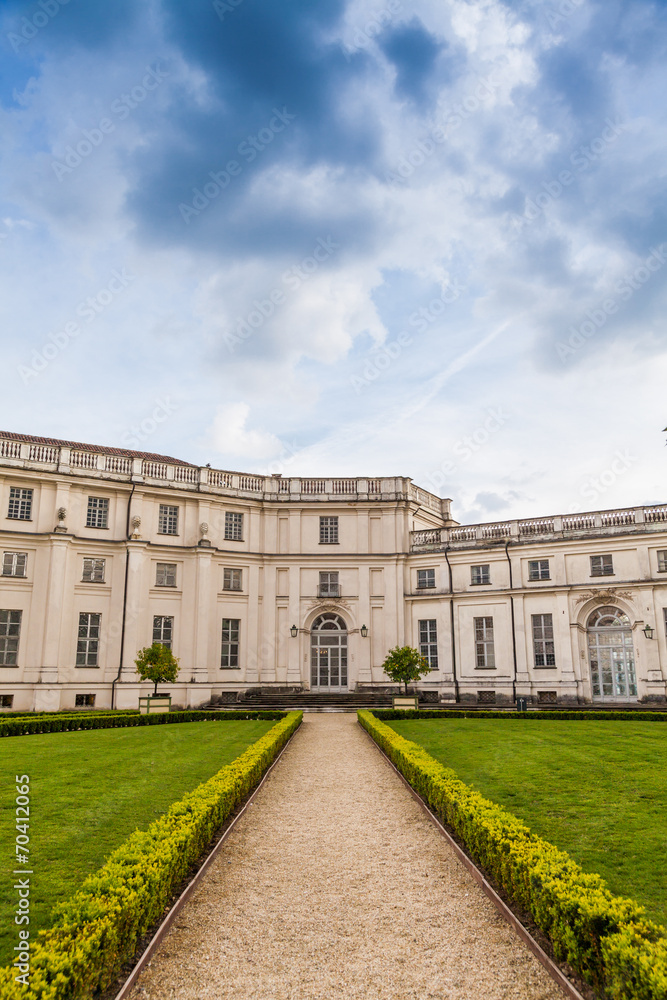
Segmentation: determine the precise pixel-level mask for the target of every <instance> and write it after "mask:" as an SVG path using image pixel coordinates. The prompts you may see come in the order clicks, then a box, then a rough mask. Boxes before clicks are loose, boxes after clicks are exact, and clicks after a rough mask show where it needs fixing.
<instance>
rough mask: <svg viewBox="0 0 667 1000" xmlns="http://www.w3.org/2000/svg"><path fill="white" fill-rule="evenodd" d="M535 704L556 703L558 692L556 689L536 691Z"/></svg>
mask: <svg viewBox="0 0 667 1000" xmlns="http://www.w3.org/2000/svg"><path fill="white" fill-rule="evenodd" d="M537 704H538V705H557V704H558V692H557V691H538V692H537Z"/></svg>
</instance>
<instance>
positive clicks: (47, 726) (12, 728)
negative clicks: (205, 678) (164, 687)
mask: <svg viewBox="0 0 667 1000" xmlns="http://www.w3.org/2000/svg"><path fill="white" fill-rule="evenodd" d="M284 718H285V713H284V712H202V711H192V712H164V713H162V714H161V715H139V714H135V715H129V714H125V715H82V714H72V715H58V716H55V717H53V716H49V717H47V718H45V717H44V716H40V717H39V718H36V719H32V718H26V717H23V718H20V719H10V720H9V721H8V722H0V737H2V736H29V735H30V734H32V733H67V732H75V731H76V730H79V729H127V728H128V727H131V726H165V725H171V723H173V722H227V721H237V720H239V719H270V720H272V719H284Z"/></svg>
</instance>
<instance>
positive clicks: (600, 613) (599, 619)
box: [586, 605, 637, 701]
mask: <svg viewBox="0 0 667 1000" xmlns="http://www.w3.org/2000/svg"><path fill="white" fill-rule="evenodd" d="M586 632H587V638H588V656H589V662H590V667H591V687H592V691H593V700H594V701H635V700H636V698H637V678H636V675H635V651H634V644H633V641H632V628H631V625H630V619H629V618H628V616H627V615H626V614H625V612H624V611H621V610H620V608H615V607H612V606H611V605H604V606H603V607H601V608H596V609H595V611H594V612H593V613H592V614H591V615H590V616H589V619H588V623H587V629H586Z"/></svg>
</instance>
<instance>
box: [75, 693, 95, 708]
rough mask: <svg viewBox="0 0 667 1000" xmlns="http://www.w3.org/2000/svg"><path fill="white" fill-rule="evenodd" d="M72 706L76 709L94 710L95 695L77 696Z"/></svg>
mask: <svg viewBox="0 0 667 1000" xmlns="http://www.w3.org/2000/svg"><path fill="white" fill-rule="evenodd" d="M74 705H75V706H76V708H94V707H95V695H94V694H77V695H75V696H74Z"/></svg>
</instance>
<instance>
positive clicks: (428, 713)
mask: <svg viewBox="0 0 667 1000" xmlns="http://www.w3.org/2000/svg"><path fill="white" fill-rule="evenodd" d="M373 715H374V716H375V718H376V719H565V720H567V719H570V720H572V719H582V720H586V721H591V720H592V721H593V722H600V721H607V722H609V721H611V722H667V712H641V711H639V710H638V711H636V712H634V711H633V712H602V711H595V712H586V711H582V710H581V709H561V710H559V711H558V712H549V711H534V712H532V711H531V712H515V711H509V712H498V711H491V710H486V709H481V710H480V709H473V710H470V711H466V710H465V709H464V708H444V709H441V710H440V711H434V710H430V709H421V708H419V709H417V708H405V709H402V708H378V709H374V711H373Z"/></svg>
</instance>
